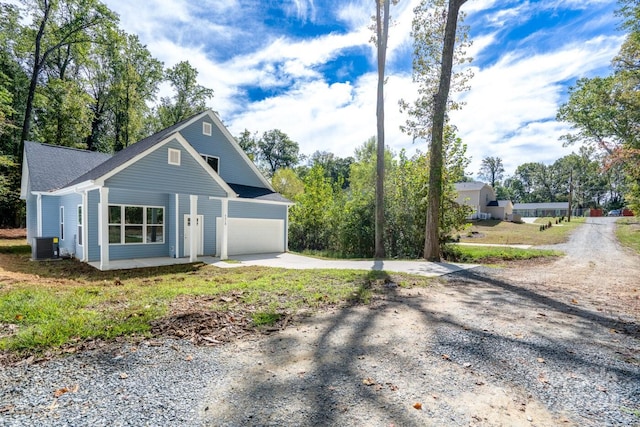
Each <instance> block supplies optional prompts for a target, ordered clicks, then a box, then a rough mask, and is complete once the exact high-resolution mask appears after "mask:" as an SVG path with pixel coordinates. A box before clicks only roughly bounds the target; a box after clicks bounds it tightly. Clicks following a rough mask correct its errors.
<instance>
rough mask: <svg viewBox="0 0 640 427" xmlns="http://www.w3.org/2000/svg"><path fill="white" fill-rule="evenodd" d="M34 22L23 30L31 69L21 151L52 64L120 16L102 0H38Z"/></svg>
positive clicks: (30, 7)
mask: <svg viewBox="0 0 640 427" xmlns="http://www.w3.org/2000/svg"><path fill="white" fill-rule="evenodd" d="M26 5H27V11H28V13H29V15H30V16H31V23H30V24H28V25H27V26H25V27H23V29H22V31H21V41H20V47H21V48H22V53H23V55H24V57H25V58H27V63H28V64H29V67H30V76H31V77H30V85H29V90H28V94H27V99H26V105H25V113H24V121H23V125H22V135H21V138H20V145H19V147H20V148H19V150H18V152H22V146H23V143H24V141H25V140H27V139H29V137H30V134H31V122H32V116H33V107H34V100H35V97H36V89H37V87H38V84H39V82H40V76H41V73H42V71H43V70H44V69H45V67H46V65H47V63H48V61H50V60H51V59H52V57H53V56H54V55H55V54H56V53H59V52H60V51H62V50H68V49H70V48H71V46H74V45H81V44H83V45H86V44H88V43H90V42H91V37H92V33H91V30H95V29H96V28H97V27H99V26H102V27H106V26H109V25H112V24H114V23H115V22H116V20H117V18H116V16H115V15H114V14H113V13H112V12H111V11H110V10H109V9H108V8H107V7H106V6H105V5H104V4H102V3H101V2H99V1H98V0H65V1H62V0H60V1H56V0H37V1H33V2H28V3H26Z"/></svg>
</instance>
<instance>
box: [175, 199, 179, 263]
mask: <svg viewBox="0 0 640 427" xmlns="http://www.w3.org/2000/svg"><path fill="white" fill-rule="evenodd" d="M175 196H176V227H175V228H176V253H175V258H180V195H179V194H178V193H176V195H175Z"/></svg>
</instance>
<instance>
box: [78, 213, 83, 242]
mask: <svg viewBox="0 0 640 427" xmlns="http://www.w3.org/2000/svg"><path fill="white" fill-rule="evenodd" d="M78 245H80V246H82V205H78Z"/></svg>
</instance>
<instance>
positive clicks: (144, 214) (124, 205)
mask: <svg viewBox="0 0 640 427" xmlns="http://www.w3.org/2000/svg"><path fill="white" fill-rule="evenodd" d="M112 206H119V207H120V223H115V222H109V217H107V224H108V226H109V227H110V226H117V227H120V243H111V242H109V244H110V245H111V246H125V245H126V246H128V245H164V244H165V243H167V241H166V239H165V234H166V233H165V231H166V221H165V215H164V212H165V207H164V206H151V205H131V204H127V203H109V208H111V207H112ZM126 208H142V224H126V223H125V215H124V212H125V209H126ZM148 208H151V209H162V224H151V225H149V224H148V223H147V209H148ZM108 212H109V211H108V210H107V214H108ZM150 226H151V227H153V226H156V227H162V241H161V242H147V227H150ZM126 227H142V242H129V243H127V242H125V228H126Z"/></svg>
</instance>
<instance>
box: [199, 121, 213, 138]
mask: <svg viewBox="0 0 640 427" xmlns="http://www.w3.org/2000/svg"><path fill="white" fill-rule="evenodd" d="M212 132H213V124H211V123H209V122H205V121H203V122H202V134H203V135H205V136H211V133H212Z"/></svg>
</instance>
